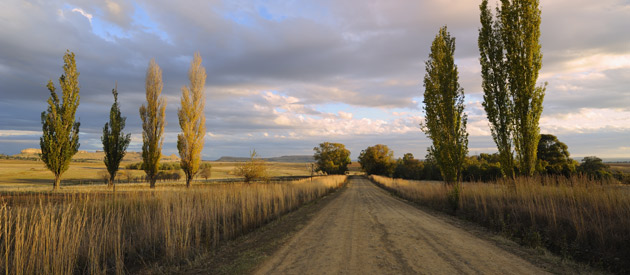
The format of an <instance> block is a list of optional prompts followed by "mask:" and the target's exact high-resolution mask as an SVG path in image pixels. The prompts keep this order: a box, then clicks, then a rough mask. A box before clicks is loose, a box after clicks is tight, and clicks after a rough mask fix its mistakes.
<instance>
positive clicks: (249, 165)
mask: <svg viewBox="0 0 630 275" xmlns="http://www.w3.org/2000/svg"><path fill="white" fill-rule="evenodd" d="M257 156H258V155H257V154H256V150H254V151H253V152H252V153H251V156H250V160H249V161H246V162H241V163H239V164H237V165H236V168H234V174H235V175H237V176H241V177H243V178H244V181H245V182H246V183H249V182H251V181H253V180H256V179H262V180H264V179H267V164H266V163H265V161H264V160H262V159H260V158H257Z"/></svg>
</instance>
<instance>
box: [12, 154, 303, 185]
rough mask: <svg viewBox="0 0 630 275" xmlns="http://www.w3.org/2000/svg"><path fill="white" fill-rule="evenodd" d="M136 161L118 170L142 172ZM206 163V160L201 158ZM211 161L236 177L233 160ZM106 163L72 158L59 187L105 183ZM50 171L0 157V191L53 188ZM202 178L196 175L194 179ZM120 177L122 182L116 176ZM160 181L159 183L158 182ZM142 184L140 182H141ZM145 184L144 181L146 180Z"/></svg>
mask: <svg viewBox="0 0 630 275" xmlns="http://www.w3.org/2000/svg"><path fill="white" fill-rule="evenodd" d="M133 163H136V162H135V161H123V162H122V163H121V170H120V171H119V173H120V172H123V173H130V174H131V175H132V176H133V177H134V178H140V177H142V176H144V174H145V173H144V171H142V170H131V169H124V167H125V166H126V165H128V164H133ZM204 163H206V162H204ZM207 163H210V164H211V165H212V176H211V177H210V178H209V179H210V180H213V179H238V177H237V176H235V175H234V174H233V170H234V168H235V167H236V165H237V163H236V162H207ZM267 165H268V173H269V176H270V177H287V176H310V167H309V166H308V164H307V163H278V162H269V163H267ZM105 171H106V169H105V164H103V162H102V161H97V160H90V161H83V162H72V163H71V164H70V168H69V169H68V171H67V172H66V173H64V174H63V177H62V182H61V184H62V188H63V187H69V186H72V187H73V188H80V187H81V186H90V188H92V189H93V188H100V187H105V184H104V180H103V179H102V178H101V176H100V175H99V173H103V172H105ZM52 180H53V175H52V173H51V172H50V171H48V169H46V167H45V165H44V164H43V163H42V162H40V161H35V160H6V159H2V160H0V192H1V191H45V190H49V189H51V188H52ZM204 180H205V179H202V178H199V177H198V178H196V181H195V182H196V183H200V182H203V181H204ZM119 181H122V182H123V183H124V182H125V179H124V178H121V177H119ZM180 183H181V184H184V180H183V179H182V180H180V181H177V182H168V184H180ZM159 184H160V183H158V185H159ZM140 185H142V184H140ZM145 185H147V184H145Z"/></svg>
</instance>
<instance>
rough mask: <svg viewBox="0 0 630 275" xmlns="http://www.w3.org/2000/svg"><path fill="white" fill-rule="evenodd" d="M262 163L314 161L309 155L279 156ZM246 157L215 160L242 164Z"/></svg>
mask: <svg viewBox="0 0 630 275" xmlns="http://www.w3.org/2000/svg"><path fill="white" fill-rule="evenodd" d="M262 159H263V160H264V161H268V162H291V163H307V162H314V161H315V159H314V158H313V156H311V155H295V156H281V157H272V158H262ZM248 160H249V158H247V157H230V156H223V157H220V158H219V159H217V160H216V161H219V162H243V161H248Z"/></svg>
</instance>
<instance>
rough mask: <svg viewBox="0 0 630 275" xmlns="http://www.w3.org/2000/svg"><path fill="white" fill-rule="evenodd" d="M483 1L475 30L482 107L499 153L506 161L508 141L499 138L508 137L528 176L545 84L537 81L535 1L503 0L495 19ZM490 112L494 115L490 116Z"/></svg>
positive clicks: (539, 59) (537, 17) (533, 162)
mask: <svg viewBox="0 0 630 275" xmlns="http://www.w3.org/2000/svg"><path fill="white" fill-rule="evenodd" d="M487 5H488V4H487V1H485V0H484V1H483V2H482V4H481V6H480V9H481V23H482V29H481V30H480V31H479V32H480V35H479V50H480V52H481V58H480V61H481V64H482V75H483V78H484V84H483V85H484V93H485V94H486V95H487V99H486V96H484V107H486V106H488V107H486V112H487V113H488V119H489V120H490V123H491V125H492V126H491V129H493V131H496V134H497V136H498V138H495V142H497V140H498V142H497V147H498V148H499V153H500V154H503V155H504V156H502V158H505V159H506V160H505V162H506V163H507V161H508V160H507V157H508V156H507V154H508V153H507V152H508V151H507V144H508V143H509V142H506V141H504V140H502V139H503V138H505V139H509V138H508V137H510V136H511V139H512V144H513V145H514V149H515V151H516V160H517V162H518V169H519V171H520V173H521V174H523V175H526V176H531V175H533V173H534V170H535V167H536V161H537V156H536V150H537V148H538V142H539V139H540V127H539V121H540V116H541V114H542V110H543V107H542V103H543V100H544V97H545V86H546V83H545V84H544V85H542V86H536V82H537V80H538V72H539V71H540V68H541V67H542V53H541V51H540V43H539V40H540V13H541V11H540V8H539V1H538V0H501V6H500V7H498V8H497V15H496V19H495V20H492V14H491V12H490V11H489V9H488V6H487ZM484 67H485V68H484ZM501 86H506V89H507V90H506V94H507V98H506V97H505V95H504V94H501V93H502V92H501V89H503V88H502V87H501ZM492 93H495V94H492ZM502 105H504V106H502ZM501 108H504V110H500V109H501ZM506 110H507V111H506ZM494 116H496V117H498V119H494V121H493V119H492V118H493V117H494ZM507 118H509V120H511V123H512V126H511V127H509V126H506V125H507V124H508V122H505V123H504V122H502V121H501V120H507ZM495 123H496V124H495ZM505 129H508V130H505ZM506 131H509V132H511V133H506ZM493 137H495V132H493ZM510 152H511V150H510ZM503 165H504V164H503V163H502V166H503ZM508 165H509V164H508ZM508 168H509V167H508Z"/></svg>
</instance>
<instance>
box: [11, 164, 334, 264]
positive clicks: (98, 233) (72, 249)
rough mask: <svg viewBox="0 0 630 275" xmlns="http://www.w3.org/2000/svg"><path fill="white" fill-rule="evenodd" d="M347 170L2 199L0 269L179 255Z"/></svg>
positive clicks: (306, 196) (266, 216)
mask: <svg viewBox="0 0 630 275" xmlns="http://www.w3.org/2000/svg"><path fill="white" fill-rule="evenodd" d="M345 179H346V177H345V176H327V177H317V178H315V179H313V181H312V182H311V181H310V179H305V180H299V181H293V182H285V183H254V184H242V183H237V184H215V185H199V186H195V187H193V188H190V189H186V188H182V187H181V186H163V187H159V188H157V189H156V190H148V188H147V187H146V185H145V186H144V187H137V188H136V190H133V189H134V188H133V187H131V186H129V187H127V186H125V187H123V188H121V192H118V191H117V192H116V194H114V193H113V192H100V191H99V190H97V189H86V190H85V192H80V190H78V189H74V190H72V192H57V193H50V192H48V193H32V194H27V196H26V197H21V198H19V199H16V198H11V197H10V196H9V197H5V198H4V199H2V200H4V202H0V270H3V271H5V272H7V273H8V274H69V273H96V274H99V273H124V272H129V271H133V270H137V269H141V268H142V267H143V266H146V265H148V264H151V263H155V262H158V261H159V262H160V263H179V262H181V261H183V260H186V259H189V258H190V257H192V256H194V255H195V254H196V253H198V252H200V251H203V250H207V249H212V248H214V247H216V246H217V245H218V244H220V243H221V242H222V241H225V240H229V239H233V238H234V237H236V236H239V235H242V234H244V233H247V232H249V231H251V230H253V229H255V228H257V227H259V226H261V225H263V224H265V223H267V222H269V221H270V220H273V219H275V218H277V217H279V216H280V215H282V214H284V213H286V212H288V211H290V210H292V209H295V208H296V207H298V206H300V205H302V204H304V203H307V202H310V201H312V200H314V199H316V198H319V197H321V196H323V195H325V194H327V193H328V192H330V191H332V190H334V189H337V188H339V187H341V186H342V184H343V182H344V181H345Z"/></svg>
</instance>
